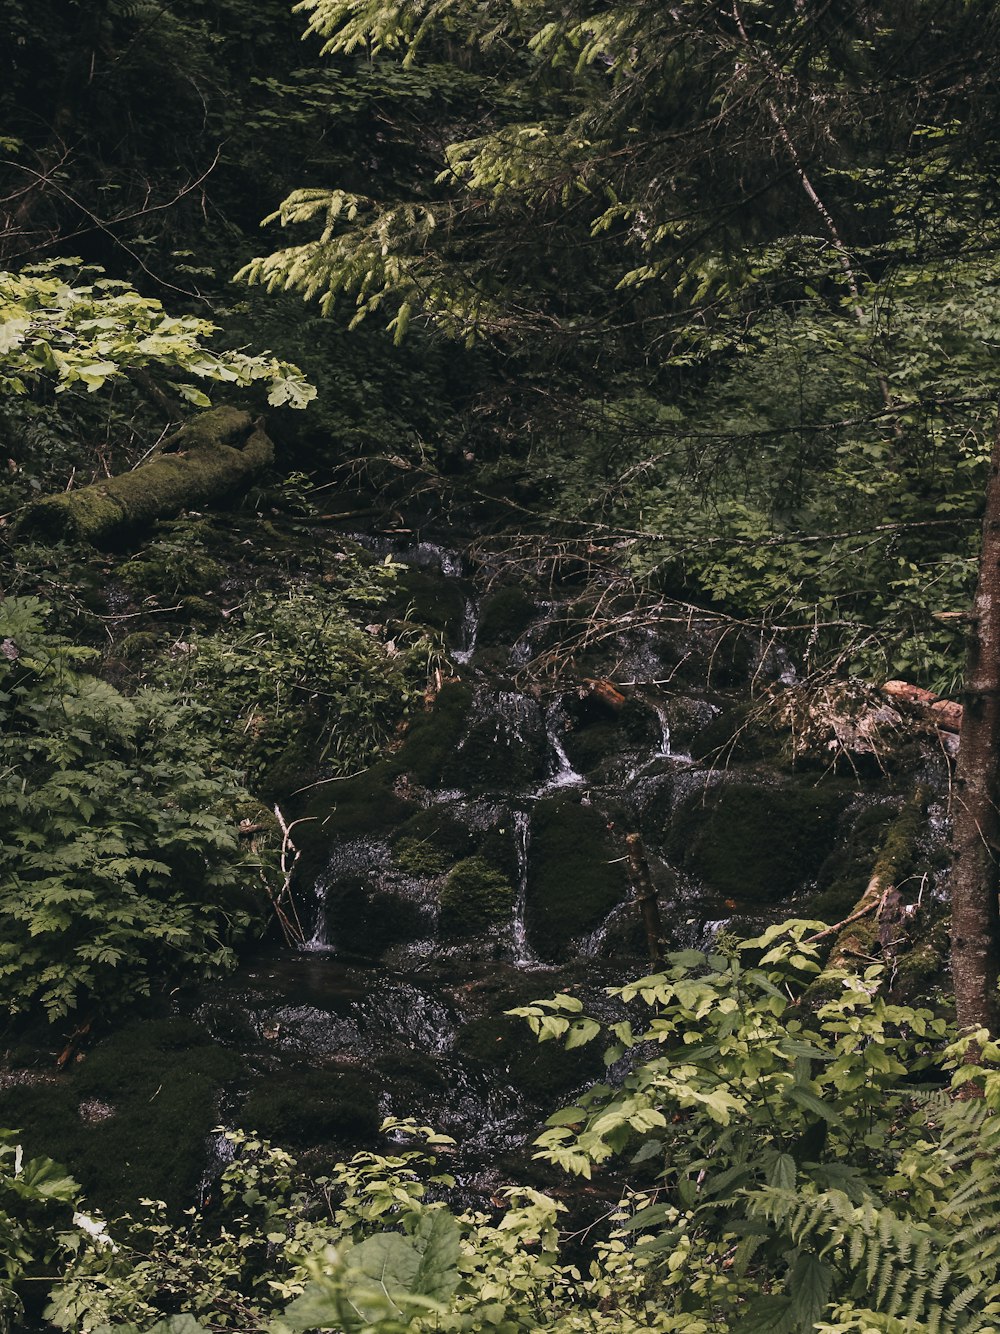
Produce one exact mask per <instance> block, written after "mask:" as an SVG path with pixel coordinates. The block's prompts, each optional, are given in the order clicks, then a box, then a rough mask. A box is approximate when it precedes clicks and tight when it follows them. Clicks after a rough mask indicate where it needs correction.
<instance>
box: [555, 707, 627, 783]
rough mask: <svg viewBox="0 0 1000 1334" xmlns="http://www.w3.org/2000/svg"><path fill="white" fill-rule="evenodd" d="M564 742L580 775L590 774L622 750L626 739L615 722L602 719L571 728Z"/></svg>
mask: <svg viewBox="0 0 1000 1334" xmlns="http://www.w3.org/2000/svg"><path fill="white" fill-rule="evenodd" d="M562 740H563V746H564V747H565V749H566V754H567V755H568V756H569V760H570V763H571V764H572V765H573V768H574V769H576V770H577V771H578V772H579V773H582V774H590V773H593V772H594V770H595V769H597V768H598V767H599V766H600V765H601V764H602V763H603V762H604V761H605V760H606V759H608V758H609V757H610V756H612V755H615V754H616V753H617V752H618V751H620V750H621V748H622V743H623V741H624V737H623V734H622V730H621V728H620V727H618V725H617V723H616V722H615V721H614V720H612V719H610V718H601V719H597V720H595V721H593V722H590V723H587V724H584V725H581V726H577V727H573V728H571V729H570V730H569V731H568V732H566V733H565V734H564V736H563V739H562Z"/></svg>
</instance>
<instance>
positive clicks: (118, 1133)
mask: <svg viewBox="0 0 1000 1334" xmlns="http://www.w3.org/2000/svg"><path fill="white" fill-rule="evenodd" d="M240 1067H241V1062H240V1060H239V1058H238V1057H237V1056H235V1055H234V1054H233V1053H231V1052H229V1051H226V1050H225V1049H223V1048H221V1047H218V1046H216V1045H215V1044H214V1043H212V1042H211V1041H210V1040H209V1039H208V1037H207V1036H206V1034H205V1033H204V1032H203V1031H202V1030H201V1029H200V1028H199V1027H198V1026H197V1025H196V1024H192V1023H189V1022H187V1021H181V1020H156V1021H148V1022H139V1023H134V1024H130V1025H129V1026H128V1027H126V1028H123V1029H122V1030H120V1031H119V1032H118V1033H116V1034H115V1035H114V1036H112V1037H110V1038H108V1039H107V1040H106V1041H104V1042H102V1043H101V1044H100V1045H99V1046H97V1047H95V1048H94V1050H93V1051H92V1052H91V1053H90V1054H89V1055H88V1056H87V1058H86V1059H85V1060H84V1061H83V1062H81V1063H80V1064H79V1065H78V1066H76V1067H74V1069H73V1071H72V1072H71V1073H69V1074H68V1075H66V1076H64V1077H63V1078H62V1079H60V1081H59V1083H58V1084H49V1083H46V1084H36V1085H27V1086H25V1085H20V1086H17V1087H14V1088H10V1089H6V1090H3V1091H2V1092H0V1122H2V1123H3V1124H4V1125H14V1126H17V1127H19V1128H21V1129H22V1130H23V1132H24V1143H25V1147H26V1149H27V1150H28V1152H30V1153H32V1154H38V1153H44V1154H47V1155H49V1156H50V1157H53V1158H55V1159H57V1160H58V1161H60V1162H63V1163H65V1165H66V1166H67V1168H68V1169H69V1170H70V1171H71V1172H72V1174H73V1175H74V1176H75V1177H76V1178H77V1179H78V1180H79V1181H80V1183H81V1185H82V1186H83V1188H84V1192H85V1194H86V1195H87V1197H88V1199H90V1200H91V1201H93V1202H94V1203H95V1204H96V1205H97V1206H98V1207H100V1208H101V1209H103V1210H105V1211H106V1212H108V1213H111V1214H114V1213H118V1212H121V1211H123V1210H125V1209H127V1208H129V1207H131V1206H134V1203H135V1201H136V1199H138V1198H139V1197H140V1196H148V1197H150V1198H152V1199H162V1200H165V1201H166V1202H167V1204H169V1205H170V1206H171V1208H172V1209H173V1210H175V1211H176V1210H179V1209H181V1208H184V1207H186V1206H188V1205H189V1204H191V1203H192V1202H193V1198H194V1192H195V1187H196V1186H197V1183H198V1179H199V1177H200V1174H201V1172H202V1171H203V1169H204V1163H205V1144H206V1141H207V1138H208V1136H209V1134H210V1132H211V1130H212V1127H213V1126H214V1125H215V1124H216V1121H217V1120H218V1112H217V1108H216V1099H217V1094H218V1091H219V1088H220V1086H221V1085H222V1084H223V1083H224V1082H225V1081H227V1080H228V1079H232V1078H234V1077H235V1075H236V1074H237V1073H238V1072H239V1069H240Z"/></svg>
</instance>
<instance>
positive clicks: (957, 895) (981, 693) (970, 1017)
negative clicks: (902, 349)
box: [951, 425, 1000, 1034]
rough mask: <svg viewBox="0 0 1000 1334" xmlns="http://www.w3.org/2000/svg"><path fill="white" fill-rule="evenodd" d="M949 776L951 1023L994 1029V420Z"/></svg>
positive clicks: (999, 685) (999, 826) (997, 704)
mask: <svg viewBox="0 0 1000 1334" xmlns="http://www.w3.org/2000/svg"><path fill="white" fill-rule="evenodd" d="M964 705H965V707H964V710H963V714H962V730H961V733H960V734H959V752H958V766H957V770H956V774H955V814H954V821H953V827H952V846H953V849H954V854H955V860H954V865H953V868H952V873H951V967H952V977H953V981H954V987H955V1006H956V1010H957V1016H958V1026H959V1028H960V1029H961V1030H963V1031H968V1030H970V1029H974V1028H987V1029H989V1031H990V1032H991V1033H994V1034H995V1033H997V1032H1000V1004H998V996H997V979H998V977H1000V900H998V893H997V891H998V870H997V850H998V846H1000V812H998V807H997V798H998V791H997V763H998V757H1000V425H998V427H997V430H996V435H995V439H994V442H993V457H992V459H991V460H990V476H989V484H988V486H987V491H986V514H985V516H984V519H983V542H982V550H981V552H980V556H979V579H978V583H977V587H976V600H975V604H974V607H973V618H972V631H971V634H970V637H969V655H968V660H967V663H966V671H965V692H964Z"/></svg>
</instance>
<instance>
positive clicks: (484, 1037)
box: [456, 1014, 603, 1101]
mask: <svg viewBox="0 0 1000 1334" xmlns="http://www.w3.org/2000/svg"><path fill="white" fill-rule="evenodd" d="M456 1047H457V1049H458V1051H459V1052H460V1053H461V1055H462V1056H464V1057H465V1058H466V1059H468V1060H472V1061H475V1062H477V1063H478V1064H480V1065H482V1066H484V1067H486V1068H489V1069H491V1070H505V1071H506V1072H507V1074H508V1076H509V1078H510V1082H511V1083H512V1084H513V1085H514V1086H515V1087H516V1088H518V1089H520V1090H521V1092H523V1093H524V1094H525V1095H526V1096H527V1097H528V1098H530V1099H532V1100H534V1101H546V1100H547V1099H548V1098H550V1097H551V1095H552V1094H556V1095H558V1094H560V1093H566V1092H568V1091H569V1090H570V1089H573V1088H576V1087H578V1086H580V1085H582V1084H585V1083H588V1082H590V1083H592V1082H593V1081H594V1080H595V1079H596V1078H597V1077H598V1076H599V1075H600V1073H601V1072H602V1070H603V1059H602V1052H603V1048H602V1046H601V1044H600V1043H599V1042H596V1043H591V1044H590V1045H589V1046H586V1047H576V1048H574V1049H573V1050H572V1051H567V1050H566V1048H565V1047H564V1046H563V1045H562V1043H560V1042H541V1043H540V1042H539V1041H538V1040H537V1038H536V1037H535V1035H534V1034H533V1033H532V1032H531V1030H530V1029H529V1028H528V1026H527V1024H526V1023H525V1022H524V1021H523V1020H522V1019H512V1018H510V1017H509V1016H508V1015H502V1014H501V1015H487V1016H484V1017H483V1018H481V1019H474V1020H473V1021H472V1022H471V1023H468V1024H466V1025H465V1026H464V1027H463V1028H462V1029H461V1030H460V1031H459V1034H458V1039H457V1042H456Z"/></svg>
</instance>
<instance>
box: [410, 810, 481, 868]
mask: <svg viewBox="0 0 1000 1334" xmlns="http://www.w3.org/2000/svg"><path fill="white" fill-rule="evenodd" d="M392 842H393V848H394V852H393V856H394V858H395V859H396V861H397V862H398V863H399V864H400V865H402V860H401V851H402V848H403V845H404V844H406V845H407V846H409V847H410V848H412V850H413V856H414V857H415V858H416V859H418V860H419V859H420V858H421V857H422V856H424V853H423V852H422V851H421V849H426V856H427V857H428V858H431V859H433V860H434V861H436V862H441V863H444V865H443V868H442V869H444V870H447V868H448V867H449V866H453V865H454V864H455V862H457V861H461V860H462V858H463V857H468V856H470V855H471V853H472V852H474V851H475V850H476V848H475V843H476V837H475V835H474V834H473V833H472V831H471V830H470V829H469V828H468V826H466V825H464V824H462V823H461V822H460V821H459V820H456V819H455V818H454V817H453V816H451V815H449V814H448V812H447V811H446V810H445V809H444V808H443V807H442V806H431V807H429V808H428V809H427V810H422V811H417V812H416V813H415V814H413V815H411V816H410V817H409V819H407V820H404V821H403V823H402V824H401V825H399V826H398V827H397V828H396V830H395V831H394V833H393V835H392ZM411 874H418V872H416V871H413V872H411ZM419 874H435V875H436V874H438V872H420V873H419Z"/></svg>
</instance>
